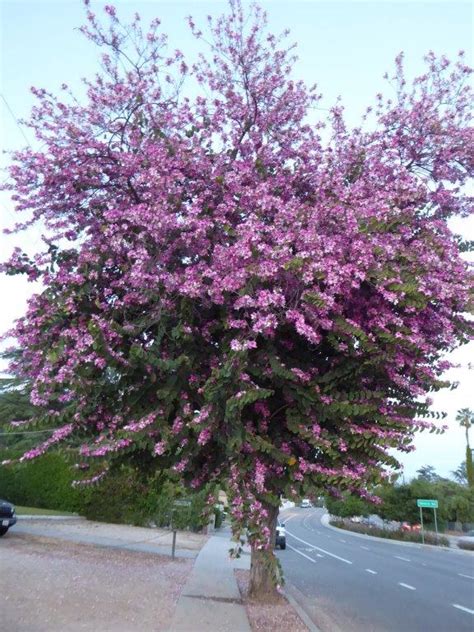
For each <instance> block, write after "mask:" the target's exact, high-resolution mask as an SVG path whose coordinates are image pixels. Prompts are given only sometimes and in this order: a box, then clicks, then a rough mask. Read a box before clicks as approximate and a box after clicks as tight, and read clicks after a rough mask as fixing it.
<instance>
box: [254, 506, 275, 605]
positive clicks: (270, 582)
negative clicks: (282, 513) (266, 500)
mask: <svg viewBox="0 0 474 632" xmlns="http://www.w3.org/2000/svg"><path fill="white" fill-rule="evenodd" d="M264 507H265V509H266V510H267V511H268V527H269V529H270V538H271V539H270V541H271V543H272V545H271V548H270V549H259V548H258V547H257V546H252V552H251V562H250V586H249V596H250V597H252V598H254V599H256V600H258V601H266V602H274V601H277V600H278V599H279V593H278V590H277V584H279V583H280V567H279V564H278V560H277V558H276V556H275V553H274V552H273V547H274V544H275V538H276V523H277V516H278V507H274V506H273V505H264Z"/></svg>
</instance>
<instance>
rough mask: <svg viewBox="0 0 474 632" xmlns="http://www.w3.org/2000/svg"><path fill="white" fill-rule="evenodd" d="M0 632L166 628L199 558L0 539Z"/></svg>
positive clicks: (50, 541)
mask: <svg viewBox="0 0 474 632" xmlns="http://www.w3.org/2000/svg"><path fill="white" fill-rule="evenodd" d="M0 556H1V560H2V564H1V566H2V571H1V574H0V608H1V612H2V615H1V618H2V629H5V630H12V631H15V632H59V631H61V632H63V631H64V630H67V631H68V632H76V631H79V630H82V631H83V630H86V631H91V632H92V631H94V632H129V631H130V630H140V631H147V630H149V631H153V632H155V631H157V632H158V631H160V630H166V629H167V627H168V626H169V624H170V622H171V619H172V616H173V613H174V610H175V607H176V603H177V600H178V598H179V595H180V594H181V591H182V589H183V586H184V584H185V582H186V579H187V578H188V575H189V573H190V572H191V569H192V566H193V561H191V560H185V559H177V560H175V561H173V560H171V559H170V558H169V557H165V556H160V555H155V554H148V553H141V552H130V551H125V550H116V549H104V548H101V547H94V546H90V545H86V544H76V543H72V542H65V541H64V540H54V539H52V538H50V537H49V538H43V537H37V536H31V535H27V534H14V533H12V534H8V535H7V536H5V537H4V538H2V540H1V541H0Z"/></svg>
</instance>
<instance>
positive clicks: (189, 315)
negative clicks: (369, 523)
mask: <svg viewBox="0 0 474 632" xmlns="http://www.w3.org/2000/svg"><path fill="white" fill-rule="evenodd" d="M105 11H106V14H107V15H106V17H107V19H108V21H109V24H110V26H109V27H108V28H107V27H106V26H103V25H102V24H101V22H100V21H99V20H98V18H96V17H95V16H94V15H93V14H92V13H89V16H88V25H87V26H86V27H84V28H83V32H84V34H85V35H86V36H87V37H88V38H89V39H90V40H91V41H92V42H93V43H95V44H97V45H99V46H100V47H102V48H103V50H105V51H108V53H107V52H106V54H105V55H104V56H103V69H104V74H103V75H99V76H98V77H96V79H94V80H91V81H90V82H88V91H87V99H88V101H87V102H85V103H84V104H83V105H81V103H80V101H79V100H75V99H72V98H71V99H68V98H67V94H68V92H67V90H68V89H67V87H66V88H65V91H64V93H63V94H64V95H65V96H63V94H62V95H61V97H56V96H54V95H52V94H50V93H49V92H47V91H45V90H35V95H36V97H37V100H38V104H37V106H36V107H35V109H34V110H33V113H32V116H31V119H30V122H29V125H30V127H31V129H32V130H33V132H34V133H35V134H36V137H37V139H38V141H39V143H38V144H39V147H40V149H38V150H37V151H34V150H33V149H25V150H22V151H18V152H16V153H15V154H14V156H13V162H12V165H11V167H10V181H9V182H8V183H7V184H5V185H4V188H5V189H7V190H9V191H11V192H12V194H13V199H14V201H15V204H16V210H17V212H18V214H19V216H20V219H19V222H18V224H17V226H16V227H14V229H13V230H16V231H21V230H22V229H23V228H25V227H26V226H29V225H31V224H35V223H39V224H41V226H42V228H43V229H44V231H45V233H47V236H46V237H45V240H44V244H45V245H44V247H42V246H41V247H40V249H39V251H38V252H35V253H32V254H30V255H28V254H25V253H23V252H22V251H21V250H20V249H17V250H15V251H14V253H13V255H12V257H11V259H10V260H9V261H7V262H5V263H4V264H3V270H5V271H6V272H8V273H10V274H26V275H27V276H28V277H29V278H30V279H32V280H36V279H40V280H41V281H42V283H43V290H42V291H40V292H39V293H37V294H36V295H34V296H33V297H32V298H31V299H30V301H29V304H28V308H27V311H26V314H25V315H24V317H23V318H21V319H20V320H19V321H18V322H17V324H16V325H15V328H14V330H13V332H12V333H13V335H14V336H15V337H16V340H17V343H18V349H19V350H20V352H19V357H18V359H16V360H14V362H13V363H12V366H11V370H12V371H13V372H15V373H18V374H20V375H21V376H22V377H24V378H25V379H28V380H29V381H30V383H31V385H32V401H33V403H34V404H35V405H37V406H39V407H44V410H45V411H47V412H45V416H47V418H48V420H51V419H53V421H54V423H56V422H57V423H58V425H59V424H63V425H62V426H61V428H59V429H58V430H56V431H55V432H54V433H53V435H52V437H51V438H50V439H48V441H46V442H44V443H43V444H41V445H40V446H38V447H37V448H35V449H33V450H30V451H29V452H27V453H26V454H25V455H24V456H23V459H31V458H34V457H36V456H39V455H40V454H42V453H43V452H44V451H45V450H47V449H48V448H49V447H51V446H52V445H55V444H57V443H58V442H60V441H64V440H67V439H68V438H69V437H71V436H72V435H74V434H75V433H77V435H78V437H80V439H81V440H83V441H85V442H86V443H85V445H84V447H83V448H82V455H83V456H84V457H85V458H86V459H87V460H91V461H92V460H93V459H96V460H97V461H98V462H100V463H101V462H102V461H107V460H113V459H114V458H120V459H124V458H126V457H127V455H129V454H132V453H133V458H135V459H138V458H143V461H144V463H146V464H147V467H150V468H151V467H154V468H157V469H174V471H175V472H177V473H179V475H180V477H182V479H183V481H185V482H186V483H188V484H189V485H190V486H192V487H193V488H195V489H197V488H199V487H201V486H203V485H206V484H208V483H209V482H219V481H220V482H227V483H228V484H229V485H230V490H231V491H230V496H231V511H232V514H233V518H234V520H235V525H236V529H237V531H238V529H239V528H241V527H242V526H243V525H247V526H248V528H249V530H250V534H251V536H250V537H251V542H252V544H253V545H255V546H261V547H264V548H269V547H270V546H271V542H270V536H271V532H270V531H269V528H268V524H267V523H268V520H269V519H270V517H271V515H273V514H272V507H273V509H274V508H275V507H277V506H278V502H279V498H280V495H282V494H283V495H285V496H287V497H291V498H297V497H298V496H300V497H301V496H307V495H310V494H311V493H312V492H314V491H315V490H320V489H330V490H333V491H334V492H335V493H337V491H338V490H340V489H351V490H353V489H359V490H360V492H361V493H362V494H367V493H368V492H367V491H366V490H367V488H370V486H371V485H372V484H373V483H374V482H376V481H377V480H379V478H378V477H379V471H380V469H381V468H383V467H386V466H390V467H396V465H397V464H396V461H395V459H394V458H393V456H392V449H393V448H398V449H400V450H405V451H407V450H410V449H411V439H412V436H413V433H414V432H415V430H416V429H417V428H420V427H425V426H427V425H431V424H430V422H427V421H425V420H426V419H427V418H428V416H429V415H428V413H429V410H428V407H429V403H430V400H429V399H427V398H426V397H427V394H428V393H429V392H430V391H433V390H437V389H438V388H441V386H443V383H442V382H441V381H440V375H441V373H442V372H443V371H444V370H445V368H446V366H447V365H446V361H445V360H444V359H443V354H444V353H445V352H447V351H449V350H451V349H453V348H454V347H456V346H457V345H459V344H462V343H464V342H466V341H467V340H468V339H469V338H470V336H472V323H470V322H469V320H468V319H467V318H466V315H465V313H466V312H467V311H468V307H469V300H470V291H471V289H472V274H471V271H470V269H469V267H468V265H467V264H466V262H465V261H464V259H463V258H462V256H461V247H460V241H459V239H458V238H457V237H456V235H454V234H453V233H452V232H451V230H450V228H449V226H448V223H447V220H448V219H449V218H450V217H453V216H465V215H467V213H468V212H469V211H470V210H471V199H470V198H469V196H467V195H466V194H465V193H464V190H465V188H464V185H465V184H466V182H467V180H468V178H469V177H470V176H472V173H473V161H472V146H473V140H474V139H473V131H472V123H471V120H470V116H471V114H470V107H471V98H472V96H471V93H470V88H469V82H468V81H467V78H468V76H469V74H470V72H471V71H470V69H468V68H467V67H466V65H465V63H464V61H463V58H462V56H461V57H460V58H459V60H458V61H457V62H456V63H454V64H449V62H448V61H447V60H445V59H444V58H437V57H436V56H435V55H433V54H430V55H428V57H427V59H426V62H427V65H428V68H427V72H426V73H425V74H424V75H422V76H420V77H419V78H418V79H416V80H415V82H414V83H413V85H412V86H411V87H409V85H408V83H407V82H406V80H405V78H404V74H403V60H402V58H399V59H398V60H397V63H396V71H395V76H394V77H393V78H391V81H392V85H395V86H397V99H396V101H395V102H392V101H390V100H385V99H384V98H383V97H382V96H380V97H378V98H377V101H376V106H375V107H374V108H373V109H372V114H371V116H372V117H373V121H372V124H371V125H370V126H368V128H367V129H364V128H363V127H360V128H359V127H358V128H356V129H354V130H351V129H349V128H348V127H347V126H346V124H345V123H344V120H343V114H342V110H341V108H339V107H336V108H333V109H332V110H331V112H330V113H329V118H328V120H326V121H321V122H319V123H317V124H313V125H311V124H309V122H308V117H307V115H308V112H309V110H310V108H312V107H313V106H314V105H315V104H316V103H317V102H318V99H319V96H318V95H317V94H316V93H315V92H313V91H312V90H310V89H308V88H307V87H306V86H305V85H304V84H303V83H302V82H297V81H294V80H293V79H292V78H291V66H292V53H291V49H290V48H285V47H284V44H283V43H282V40H281V39H279V38H275V37H273V36H271V35H269V36H268V37H262V36H261V35H262V32H264V29H265V28H266V27H265V20H264V17H263V15H262V12H261V11H260V10H259V9H258V8H255V9H254V10H253V18H254V19H253V22H252V20H250V21H249V20H247V19H246V18H245V16H244V13H243V10H242V7H241V4H240V3H239V2H238V1H237V0H235V1H233V2H232V3H231V10H230V14H229V15H227V16H223V17H221V18H219V19H218V20H216V21H215V22H213V21H211V24H210V35H209V38H208V39H210V40H211V41H212V52H211V53H210V55H209V56H208V57H206V56H203V57H201V58H200V59H199V60H198V61H197V62H196V63H194V64H193V63H187V62H186V61H185V60H184V59H183V55H182V54H181V53H180V52H179V51H176V52H175V53H173V54H168V53H167V49H166V47H165V41H166V40H165V37H164V35H161V34H160V32H159V22H158V21H154V22H153V23H152V25H151V27H150V31H149V33H145V34H144V33H143V32H142V30H141V26H140V22H139V18H138V17H137V18H136V19H135V20H134V21H133V23H132V24H131V25H129V26H127V27H126V28H122V26H121V24H120V22H119V18H118V17H117V12H116V11H115V9H114V8H113V7H110V6H108V5H107V6H106V8H105ZM190 26H191V28H192V30H193V32H194V34H195V35H196V36H197V37H200V32H199V31H197V30H196V27H195V26H194V25H193V23H192V21H191V23H190ZM134 55H135V57H134ZM134 59H136V61H134ZM188 75H192V76H193V78H194V80H195V81H196V82H197V83H198V85H200V86H201V87H202V90H200V91H199V94H198V95H197V96H196V97H195V98H191V97H190V96H186V94H185V92H184V91H183V88H182V86H183V84H184V81H185V79H186V77H187V76H188ZM323 125H325V126H327V131H328V133H327V134H325V137H326V138H327V140H326V141H325V142H323V141H322V139H321V137H320V133H319V129H320V127H321V126H323ZM461 246H462V244H461ZM53 413H54V414H53ZM84 438H85V439H84ZM97 476H98V477H99V478H100V476H102V474H100V475H99V474H97ZM97 480H99V479H97Z"/></svg>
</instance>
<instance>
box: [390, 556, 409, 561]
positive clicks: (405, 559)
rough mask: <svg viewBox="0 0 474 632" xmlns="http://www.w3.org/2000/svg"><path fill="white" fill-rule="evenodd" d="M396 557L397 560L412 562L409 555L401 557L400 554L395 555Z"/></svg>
mask: <svg viewBox="0 0 474 632" xmlns="http://www.w3.org/2000/svg"><path fill="white" fill-rule="evenodd" d="M394 557H396V558H397V560H403V561H404V562H411V560H409V559H408V558H407V557H401V556H400V555H395V556H394Z"/></svg>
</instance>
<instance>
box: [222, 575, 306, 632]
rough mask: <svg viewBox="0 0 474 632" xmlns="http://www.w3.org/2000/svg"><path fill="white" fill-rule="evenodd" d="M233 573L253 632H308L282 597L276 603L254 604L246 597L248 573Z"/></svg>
mask: <svg viewBox="0 0 474 632" xmlns="http://www.w3.org/2000/svg"><path fill="white" fill-rule="evenodd" d="M234 573H235V576H236V579H237V583H238V585H239V590H240V594H241V595H242V600H243V603H244V605H245V608H246V609H247V616H248V618H249V621H250V626H251V628H252V631H253V632H268V631H269V630H271V631H272V632H308V628H307V627H306V625H305V624H304V623H303V621H302V620H301V619H300V617H299V616H298V615H297V613H296V612H295V610H294V609H293V607H292V606H291V605H290V603H289V602H288V601H287V600H286V599H285V597H283V596H282V597H281V599H280V601H279V602H278V603H272V604H268V605H262V604H259V603H256V602H254V601H252V600H251V599H248V597H247V593H248V586H249V580H250V571H244V570H240V569H238V570H234Z"/></svg>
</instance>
